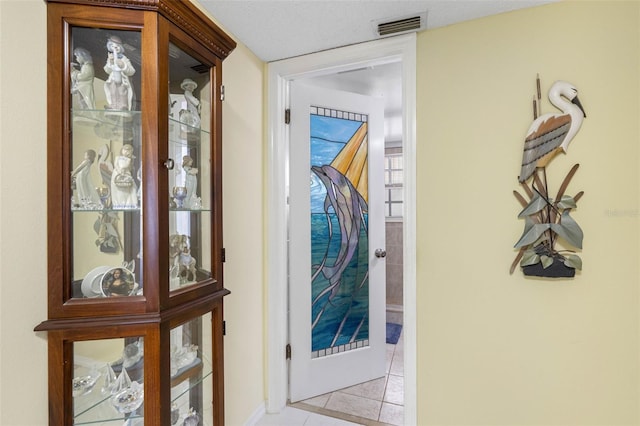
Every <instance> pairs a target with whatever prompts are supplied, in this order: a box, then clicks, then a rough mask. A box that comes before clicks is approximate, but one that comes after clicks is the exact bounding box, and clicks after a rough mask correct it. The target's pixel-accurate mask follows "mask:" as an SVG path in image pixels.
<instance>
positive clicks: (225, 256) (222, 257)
mask: <svg viewBox="0 0 640 426" xmlns="http://www.w3.org/2000/svg"><path fill="white" fill-rule="evenodd" d="M220 257H221V259H222V263H224V262H226V261H227V249H226V248H224V247H223V248H222V250H221V253H220Z"/></svg>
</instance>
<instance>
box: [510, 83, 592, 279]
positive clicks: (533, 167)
mask: <svg viewBox="0 0 640 426" xmlns="http://www.w3.org/2000/svg"><path fill="white" fill-rule="evenodd" d="M536 86H537V93H536V97H534V99H533V118H534V121H533V123H531V126H530V127H529V130H528V131H527V136H526V138H525V141H524V149H523V154H522V166H521V169H520V176H519V177H518V182H519V183H520V185H521V187H522V189H523V191H524V195H522V194H520V193H519V192H518V191H513V194H514V196H515V197H516V199H517V200H518V202H519V203H520V204H521V205H522V211H521V212H520V214H519V215H518V218H520V219H524V222H525V223H524V231H523V233H522V236H521V237H520V239H519V240H518V242H517V243H516V244H515V248H516V249H518V250H519V251H518V254H517V256H516V258H515V260H514V261H513V263H512V265H511V270H510V272H511V273H513V271H514V270H515V268H516V266H517V265H518V263H520V266H521V267H522V271H523V273H524V274H525V275H530V276H538V277H547V278H562V277H573V276H575V271H576V269H578V270H581V269H582V260H581V259H580V257H579V256H578V255H577V254H576V250H581V249H582V239H583V232H582V229H581V228H580V226H579V225H578V223H577V222H576V221H575V220H574V219H573V218H572V217H571V211H572V210H574V209H575V208H576V207H577V202H578V200H579V199H580V198H581V197H582V195H583V191H580V192H578V193H576V194H575V195H573V196H571V195H567V193H566V192H567V189H568V187H569V183H570V182H571V179H572V178H573V176H574V175H575V173H576V171H577V170H578V167H579V164H575V165H574V166H573V167H572V168H571V170H569V172H568V173H567V175H566V177H565V178H564V180H563V181H562V183H561V185H560V187H559V189H558V191H557V192H556V193H555V194H552V192H551V189H550V188H549V184H548V181H547V171H546V168H547V165H548V164H549V162H550V161H551V160H552V159H553V158H554V157H555V156H556V155H557V154H559V153H565V154H566V153H567V149H568V147H569V144H570V143H571V141H572V140H573V139H574V138H575V136H576V134H577V133H578V131H579V130H580V126H581V125H582V122H583V120H584V118H585V117H586V114H585V112H584V109H583V107H582V105H581V104H580V101H579V100H578V89H576V87H575V86H573V85H572V84H571V83H568V82H566V81H561V80H560V81H556V82H555V83H553V84H552V85H551V88H550V89H549V101H550V102H551V104H552V105H553V106H555V107H556V108H558V109H559V110H560V111H562V112H561V113H549V114H544V115H540V111H541V90H540V77H538V78H537V79H536ZM552 195H555V196H554V197H552ZM559 239H562V240H563V242H562V243H559V241H558V240H559ZM567 245H568V246H570V247H565V246H567Z"/></svg>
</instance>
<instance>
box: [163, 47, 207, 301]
mask: <svg viewBox="0 0 640 426" xmlns="http://www.w3.org/2000/svg"><path fill="white" fill-rule="evenodd" d="M210 70H211V67H210V66H208V65H205V64H203V63H202V62H201V61H199V60H197V59H196V58H194V57H193V56H192V55H190V54H189V53H187V52H186V51H185V50H183V49H181V48H180V47H178V46H177V45H176V44H174V43H170V44H169V138H168V144H169V146H168V150H169V158H170V163H171V164H170V166H169V168H170V171H169V192H170V193H169V205H168V208H169V235H168V238H169V253H168V256H169V289H170V290H177V289H180V288H184V287H188V286H191V285H193V284H196V283H198V282H201V281H204V280H206V279H208V278H211V275H212V274H211V208H212V200H211V194H212V188H211V128H210V126H211V116H210V111H211V81H210Z"/></svg>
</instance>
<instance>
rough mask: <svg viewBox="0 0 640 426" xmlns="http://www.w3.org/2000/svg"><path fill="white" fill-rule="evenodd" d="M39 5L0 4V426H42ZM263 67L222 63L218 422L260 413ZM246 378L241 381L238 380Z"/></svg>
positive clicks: (42, 38) (236, 59)
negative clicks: (225, 292) (222, 399)
mask: <svg viewBox="0 0 640 426" xmlns="http://www.w3.org/2000/svg"><path fill="white" fill-rule="evenodd" d="M46 40H47V34H46V3H45V2H44V1H43V0H1V1H0V183H1V187H2V193H1V196H0V253H1V255H0V424H1V425H7V426H8V425H11V426H42V425H45V424H47V422H48V417H47V414H48V413H47V404H48V402H47V401H48V399H47V341H46V333H38V334H36V333H34V332H33V327H35V326H36V325H37V324H39V323H40V322H41V321H42V320H44V319H46V316H47V305H46V300H47V299H46V298H47V289H46V286H47V233H46V229H47V228H46V227H47V217H46V197H47V195H46V185H47V181H46V170H47V163H46V137H47V136H46V132H47V127H46V125H47V123H46V108H47V100H46V90H47V55H46ZM263 68H264V64H263V63H262V62H261V61H260V60H258V59H257V58H256V57H255V55H253V54H252V53H251V52H250V51H249V50H248V49H247V48H246V47H244V46H243V45H242V44H239V46H238V48H237V49H236V50H235V51H234V52H232V54H231V55H230V56H229V58H228V59H227V60H226V61H225V62H224V72H223V74H224V83H225V85H226V89H227V99H226V101H225V103H224V104H223V114H224V117H223V132H224V135H223V137H224V146H223V150H224V154H223V155H224V168H223V180H224V191H225V192H224V212H223V214H224V219H225V225H224V242H225V247H226V249H227V262H226V264H225V286H226V287H228V288H229V289H230V290H231V292H232V294H231V295H229V296H228V297H227V298H226V299H225V319H226V321H227V336H226V337H225V345H226V346H225V353H226V357H225V364H226V368H225V385H226V420H227V424H229V425H239V424H243V423H244V421H245V420H246V419H247V418H248V417H249V416H250V415H251V413H252V412H253V411H254V410H255V409H256V407H258V406H260V405H261V404H263V402H264V399H265V394H264V343H263V333H264V329H263V319H264V309H263V296H262V293H263V288H262V286H263V256H262V236H263V234H264V232H263V219H262V217H263V212H262V193H263V184H262V176H263V169H262V167H263V158H262V155H263V154H262V141H263V133H262V132H263V126H262V123H263V118H262V111H263V108H262V96H263V73H264V71H263ZM247 377H250V378H251V380H247Z"/></svg>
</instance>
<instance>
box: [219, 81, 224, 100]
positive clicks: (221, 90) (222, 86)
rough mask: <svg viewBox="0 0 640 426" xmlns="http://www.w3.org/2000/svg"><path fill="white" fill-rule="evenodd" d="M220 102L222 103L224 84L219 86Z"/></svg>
mask: <svg viewBox="0 0 640 426" xmlns="http://www.w3.org/2000/svg"><path fill="white" fill-rule="evenodd" d="M220 100H221V101H223V102H224V84H221V85H220Z"/></svg>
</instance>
